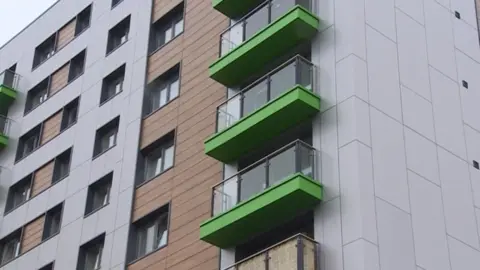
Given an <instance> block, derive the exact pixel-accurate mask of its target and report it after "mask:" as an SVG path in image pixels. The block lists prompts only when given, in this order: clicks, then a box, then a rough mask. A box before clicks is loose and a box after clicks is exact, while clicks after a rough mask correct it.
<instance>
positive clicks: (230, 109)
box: [217, 95, 241, 131]
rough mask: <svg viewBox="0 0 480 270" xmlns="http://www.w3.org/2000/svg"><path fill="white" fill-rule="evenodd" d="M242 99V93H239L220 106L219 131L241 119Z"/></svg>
mask: <svg viewBox="0 0 480 270" xmlns="http://www.w3.org/2000/svg"><path fill="white" fill-rule="evenodd" d="M240 100H241V95H237V96H235V97H233V98H232V99H230V100H228V101H227V103H225V104H223V105H222V106H221V107H219V108H218V116H217V117H218V120H217V121H218V122H217V123H218V127H217V131H220V130H222V129H224V128H227V127H229V126H231V125H232V124H234V123H235V122H237V121H238V119H240Z"/></svg>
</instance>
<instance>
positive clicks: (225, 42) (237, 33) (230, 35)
mask: <svg viewBox="0 0 480 270" xmlns="http://www.w3.org/2000/svg"><path fill="white" fill-rule="evenodd" d="M221 42H222V44H221V56H224V55H225V54H227V53H228V52H230V51H231V50H233V49H234V48H235V47H237V46H238V45H240V44H241V43H242V42H243V24H242V23H238V24H236V25H234V26H233V27H232V28H230V30H228V31H227V32H225V33H224V34H223V35H222V38H221Z"/></svg>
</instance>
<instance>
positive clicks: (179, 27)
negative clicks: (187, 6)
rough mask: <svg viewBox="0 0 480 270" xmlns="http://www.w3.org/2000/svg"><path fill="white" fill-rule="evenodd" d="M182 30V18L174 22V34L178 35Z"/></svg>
mask: <svg viewBox="0 0 480 270" xmlns="http://www.w3.org/2000/svg"><path fill="white" fill-rule="evenodd" d="M182 32H183V20H180V21H179V22H177V23H176V24H175V36H178V35H180V34H181V33H182Z"/></svg>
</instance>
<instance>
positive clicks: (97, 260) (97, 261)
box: [77, 234, 105, 270]
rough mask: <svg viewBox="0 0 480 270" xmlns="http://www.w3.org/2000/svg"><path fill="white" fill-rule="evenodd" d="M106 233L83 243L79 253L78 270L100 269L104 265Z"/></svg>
mask: <svg viewBox="0 0 480 270" xmlns="http://www.w3.org/2000/svg"><path fill="white" fill-rule="evenodd" d="M104 242H105V234H102V235H100V236H98V237H96V238H95V239H93V240H90V241H89V242H87V243H85V244H83V245H82V246H81V247H80V252H79V255H78V262H77V270H98V269H100V268H101V266H102V251H103V244H104Z"/></svg>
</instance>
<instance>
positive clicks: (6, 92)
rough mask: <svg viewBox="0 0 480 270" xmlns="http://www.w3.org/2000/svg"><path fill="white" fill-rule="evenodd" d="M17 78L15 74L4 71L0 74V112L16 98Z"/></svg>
mask: <svg viewBox="0 0 480 270" xmlns="http://www.w3.org/2000/svg"><path fill="white" fill-rule="evenodd" d="M18 81H19V76H18V75H17V74H15V72H13V71H10V70H5V71H4V72H2V73H1V74H0V111H2V112H5V111H6V110H7V109H8V107H9V106H10V104H12V102H13V101H14V100H15V99H16V98H17V90H16V89H17V87H18Z"/></svg>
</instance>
